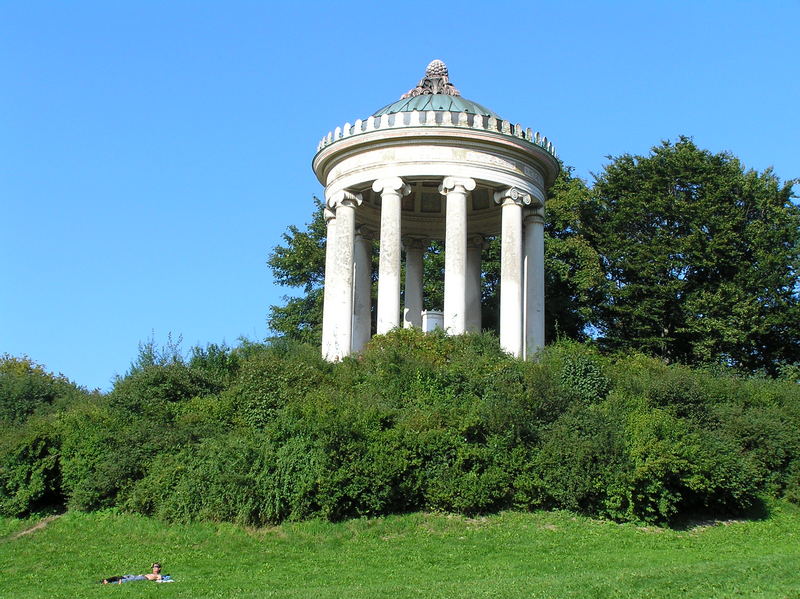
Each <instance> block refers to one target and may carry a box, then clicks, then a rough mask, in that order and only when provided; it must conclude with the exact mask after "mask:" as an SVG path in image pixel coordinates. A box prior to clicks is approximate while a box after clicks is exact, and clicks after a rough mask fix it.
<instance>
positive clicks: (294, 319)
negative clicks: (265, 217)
mask: <svg viewBox="0 0 800 599" xmlns="http://www.w3.org/2000/svg"><path fill="white" fill-rule="evenodd" d="M324 208H325V206H324V204H323V203H322V202H321V201H320V200H319V199H318V198H316V197H315V198H314V212H313V214H312V218H311V221H310V222H309V223H307V224H306V228H305V230H301V229H299V228H298V227H296V226H295V225H291V226H289V228H288V230H287V232H286V233H284V234H283V235H282V239H283V242H284V243H283V244H281V245H277V246H275V248H274V249H273V250H272V253H270V255H269V258H268V259H267V265H268V266H269V267H270V269H271V270H272V275H273V277H274V278H275V282H276V283H278V284H279V285H283V286H285V287H292V288H294V289H301V290H302V292H303V295H299V296H295V297H292V296H284V298H283V299H284V301H285V302H286V303H285V304H284V305H283V306H271V307H270V310H269V316H268V317H267V324H268V325H269V328H270V329H271V330H272V331H274V332H275V333H277V334H278V335H279V336H281V337H288V338H290V339H297V340H298V341H305V342H308V343H320V341H321V339H322V291H323V284H324V282H325V241H326V235H327V231H326V226H325V216H324Z"/></svg>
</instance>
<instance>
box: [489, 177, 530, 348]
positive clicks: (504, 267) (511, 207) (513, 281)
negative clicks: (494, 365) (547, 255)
mask: <svg viewBox="0 0 800 599" xmlns="http://www.w3.org/2000/svg"><path fill="white" fill-rule="evenodd" d="M494 200H495V202H497V203H498V204H501V205H502V207H503V208H502V210H503V215H502V218H503V224H502V232H501V235H502V239H501V240H500V346H501V347H502V348H503V349H504V350H505V351H507V352H508V353H510V354H512V355H513V356H516V357H518V358H521V357H522V285H523V278H522V206H523V205H524V204H530V203H531V196H530V195H529V194H527V193H525V192H523V191H521V190H519V189H517V188H514V187H511V188H509V189H504V190H503V191H498V192H496V193H495V194H494Z"/></svg>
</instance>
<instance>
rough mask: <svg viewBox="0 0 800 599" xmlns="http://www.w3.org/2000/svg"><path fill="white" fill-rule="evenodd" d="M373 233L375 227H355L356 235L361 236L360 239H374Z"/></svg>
mask: <svg viewBox="0 0 800 599" xmlns="http://www.w3.org/2000/svg"><path fill="white" fill-rule="evenodd" d="M375 233H376V231H375V229H373V228H372V227H368V226H366V225H359V226H357V227H356V237H361V239H369V240H370V241H371V240H373V239H376V235H375Z"/></svg>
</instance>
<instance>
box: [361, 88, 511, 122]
mask: <svg viewBox="0 0 800 599" xmlns="http://www.w3.org/2000/svg"><path fill="white" fill-rule="evenodd" d="M412 110H449V111H450V112H467V113H469V114H480V115H482V116H493V117H494V118H496V119H499V118H500V117H499V116H497V114H495V113H494V112H492V111H491V110H489V109H488V108H486V107H485V106H481V105H480V104H478V103H477V102H473V101H472V100H467V99H466V98H463V97H461V96H450V95H447V94H426V95H419V96H414V97H413V98H400V99H399V100H397V101H396V102H392V103H391V104H388V105H387V106H384V107H383V108H381V109H380V110H378V111H377V112H376V113H375V114H373V115H372V116H381V115H382V114H394V113H395V112H411V111H412Z"/></svg>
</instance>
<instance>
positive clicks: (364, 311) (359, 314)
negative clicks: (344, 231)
mask: <svg viewBox="0 0 800 599" xmlns="http://www.w3.org/2000/svg"><path fill="white" fill-rule="evenodd" d="M372 238H373V237H372V231H371V230H370V229H368V228H367V227H365V226H363V225H362V226H360V227H357V228H356V239H355V255H354V259H353V262H354V264H353V269H354V270H353V351H354V352H359V351H361V350H362V349H364V346H365V345H366V344H367V342H368V341H369V338H370V335H371V333H372Z"/></svg>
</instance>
